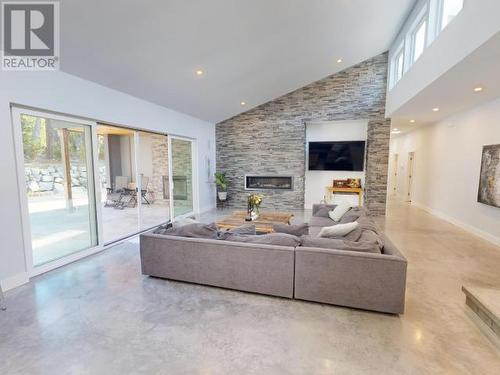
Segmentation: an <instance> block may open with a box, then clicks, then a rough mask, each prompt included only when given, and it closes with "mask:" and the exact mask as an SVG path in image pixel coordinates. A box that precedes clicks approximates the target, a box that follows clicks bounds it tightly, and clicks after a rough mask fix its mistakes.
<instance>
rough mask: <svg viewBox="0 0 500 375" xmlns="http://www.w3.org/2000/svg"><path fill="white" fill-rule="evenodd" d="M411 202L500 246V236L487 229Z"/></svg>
mask: <svg viewBox="0 0 500 375" xmlns="http://www.w3.org/2000/svg"><path fill="white" fill-rule="evenodd" d="M411 204H412V205H414V206H415V207H418V208H420V209H422V210H424V211H426V212H428V213H430V214H431V215H434V216H436V217H438V218H440V219H442V220H445V221H447V222H449V223H451V224H453V225H456V226H457V227H459V228H461V229H463V230H465V231H467V232H469V233H472V234H474V235H476V236H478V237H481V238H482V239H483V240H486V241H488V242H491V243H492V244H494V245H496V246H500V237H496V236H494V235H492V234H490V233H488V232H485V231H483V230H481V229H479V228H476V227H474V226H472V225H470V224H467V223H464V222H463V221H460V220H457V219H455V218H454V217H452V216H449V215H447V214H445V213H443V212H441V211H439V210H435V209H434V208H430V207H428V206H426V205H424V204H422V203H419V202H415V201H412V202H411Z"/></svg>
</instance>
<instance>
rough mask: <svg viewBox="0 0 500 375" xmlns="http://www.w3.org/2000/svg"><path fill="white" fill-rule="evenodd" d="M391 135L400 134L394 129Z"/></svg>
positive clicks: (399, 131)
mask: <svg viewBox="0 0 500 375" xmlns="http://www.w3.org/2000/svg"><path fill="white" fill-rule="evenodd" d="M391 133H392V134H399V133H401V130H397V129H394V130H393V131H392V132H391Z"/></svg>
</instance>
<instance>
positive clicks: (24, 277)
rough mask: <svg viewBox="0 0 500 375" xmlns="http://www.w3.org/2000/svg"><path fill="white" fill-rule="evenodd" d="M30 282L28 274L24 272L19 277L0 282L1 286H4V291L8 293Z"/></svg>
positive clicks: (11, 277)
mask: <svg viewBox="0 0 500 375" xmlns="http://www.w3.org/2000/svg"><path fill="white" fill-rule="evenodd" d="M29 281H30V279H29V277H28V273H27V272H22V273H18V274H17V275H13V276H10V277H7V278H5V279H3V280H0V284H1V285H2V289H3V291H4V292H6V291H7V290H11V289H14V288H17V287H18V286H21V285H23V284H26V283H28V282H29Z"/></svg>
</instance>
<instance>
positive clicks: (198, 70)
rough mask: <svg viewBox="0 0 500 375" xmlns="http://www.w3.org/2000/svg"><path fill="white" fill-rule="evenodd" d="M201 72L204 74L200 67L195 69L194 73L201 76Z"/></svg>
mask: <svg viewBox="0 0 500 375" xmlns="http://www.w3.org/2000/svg"><path fill="white" fill-rule="evenodd" d="M203 74H205V72H204V71H203V70H201V69H197V70H196V75H197V76H202V75H203Z"/></svg>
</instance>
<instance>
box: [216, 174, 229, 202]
mask: <svg viewBox="0 0 500 375" xmlns="http://www.w3.org/2000/svg"><path fill="white" fill-rule="evenodd" d="M215 185H217V196H218V197H219V200H220V201H222V202H223V201H225V200H226V199H227V180H226V174H225V173H224V172H215Z"/></svg>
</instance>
